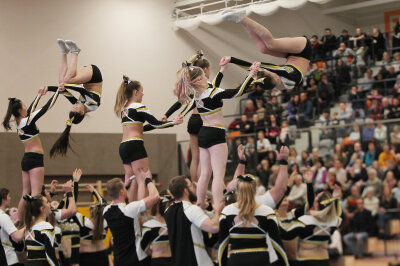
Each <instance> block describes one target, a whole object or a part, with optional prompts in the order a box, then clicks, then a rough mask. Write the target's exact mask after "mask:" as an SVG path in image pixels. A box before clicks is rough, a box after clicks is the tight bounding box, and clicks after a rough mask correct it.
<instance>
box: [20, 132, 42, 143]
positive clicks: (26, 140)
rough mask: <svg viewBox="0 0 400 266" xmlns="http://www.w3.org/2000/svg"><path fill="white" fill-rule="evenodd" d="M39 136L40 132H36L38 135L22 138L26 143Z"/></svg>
mask: <svg viewBox="0 0 400 266" xmlns="http://www.w3.org/2000/svg"><path fill="white" fill-rule="evenodd" d="M37 137H39V133H38V134H36V135H33V136H32V137H30V138H29V139H24V140H21V141H22V142H23V143H25V142H29V141H31V140H33V139H36V138H37Z"/></svg>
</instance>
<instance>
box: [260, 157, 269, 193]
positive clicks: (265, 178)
mask: <svg viewBox="0 0 400 266" xmlns="http://www.w3.org/2000/svg"><path fill="white" fill-rule="evenodd" d="M257 170H258V171H257V176H258V177H259V178H260V181H261V183H262V184H263V185H264V187H265V188H268V183H269V177H270V175H271V169H270V167H269V162H268V160H267V159H262V160H261V163H260V164H259V165H258V167H257Z"/></svg>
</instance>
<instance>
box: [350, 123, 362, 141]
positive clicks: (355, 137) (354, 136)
mask: <svg viewBox="0 0 400 266" xmlns="http://www.w3.org/2000/svg"><path fill="white" fill-rule="evenodd" d="M360 139H361V134H360V127H359V126H358V125H357V124H354V125H353V130H352V131H351V132H350V135H349V144H350V145H354V143H356V142H357V141H360Z"/></svg>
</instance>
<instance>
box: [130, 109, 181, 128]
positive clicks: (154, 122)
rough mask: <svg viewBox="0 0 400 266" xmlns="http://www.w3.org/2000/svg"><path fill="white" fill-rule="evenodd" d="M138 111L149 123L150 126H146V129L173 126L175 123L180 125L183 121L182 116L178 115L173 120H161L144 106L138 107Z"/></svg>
mask: <svg viewBox="0 0 400 266" xmlns="http://www.w3.org/2000/svg"><path fill="white" fill-rule="evenodd" d="M136 111H137V112H138V113H139V114H140V115H141V116H142V117H143V119H144V120H145V121H147V122H148V123H149V126H145V127H144V131H149V130H152V129H160V128H167V127H173V126H174V125H179V124H181V123H182V122H183V118H182V116H178V117H176V118H175V119H174V120H173V121H165V122H164V121H160V120H158V119H157V118H155V117H154V116H153V115H152V114H151V113H150V112H149V110H148V108H147V107H145V106H143V107H141V108H138V109H136Z"/></svg>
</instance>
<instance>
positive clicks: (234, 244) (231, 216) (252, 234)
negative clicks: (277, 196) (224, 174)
mask: <svg viewBox="0 0 400 266" xmlns="http://www.w3.org/2000/svg"><path fill="white" fill-rule="evenodd" d="M239 211H240V210H239V208H238V207H237V204H236V203H234V204H230V205H228V206H226V207H225V208H224V209H223V210H222V213H221V217H220V223H219V249H218V261H219V265H221V266H225V265H229V266H235V265H271V264H273V263H279V265H289V264H288V259H287V257H286V253H285V251H284V250H283V248H282V243H281V240H280V237H279V229H278V220H277V218H276V216H275V213H274V211H273V210H272V209H271V208H270V207H268V206H265V205H258V207H257V208H256V210H255V213H254V218H255V219H256V220H257V224H256V223H251V225H252V226H251V227H242V225H243V224H244V222H239V223H237V224H235V217H237V216H238V215H239Z"/></svg>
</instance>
